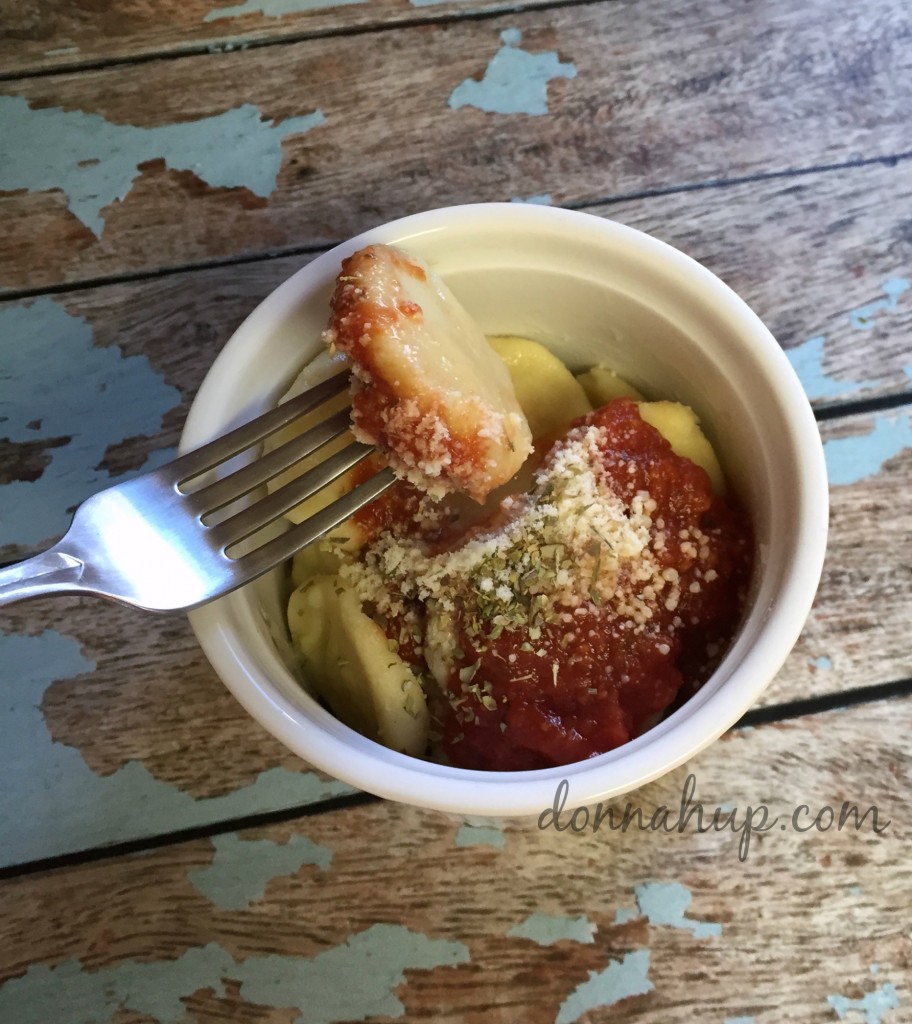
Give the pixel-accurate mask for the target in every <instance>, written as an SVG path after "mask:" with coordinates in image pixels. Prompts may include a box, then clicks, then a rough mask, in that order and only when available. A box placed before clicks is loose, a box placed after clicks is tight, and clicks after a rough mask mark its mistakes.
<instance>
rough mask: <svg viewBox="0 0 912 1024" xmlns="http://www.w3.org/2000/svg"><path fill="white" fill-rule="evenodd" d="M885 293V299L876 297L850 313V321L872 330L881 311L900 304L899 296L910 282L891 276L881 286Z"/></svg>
mask: <svg viewBox="0 0 912 1024" xmlns="http://www.w3.org/2000/svg"><path fill="white" fill-rule="evenodd" d="M881 287H882V289H883V292H884V295H885V298H883V299H875V300H874V301H873V302H869V303H868V304H867V305H865V306H859V307H858V309H853V310H851V311H850V313H849V323H850V324H851V325H852V326H853V327H857V328H858V329H859V330H862V331H870V330H871V329H872V328H873V327H874V325H875V324H876V322H877V315H878V314H879V313H888V312H891V311H892V310H894V309H896V308H897V306H898V305H899V297H900V296H901V295H902V294H903V293H904V292H907V291H908V290H909V282H908V281H907V280H906V278H904V277H891V278H890V279H889V280H888V281H884V283H883V285H882V286H881Z"/></svg>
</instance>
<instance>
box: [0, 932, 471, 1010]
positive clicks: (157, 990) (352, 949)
mask: <svg viewBox="0 0 912 1024" xmlns="http://www.w3.org/2000/svg"><path fill="white" fill-rule="evenodd" d="M468 961H469V951H468V949H467V948H466V947H465V946H464V945H463V944H462V943H459V942H450V941H448V940H445V939H430V938H428V937H427V936H425V935H422V934H420V933H418V932H412V931H409V930H408V929H406V928H403V927H401V926H399V925H389V924H375V925H373V926H372V927H371V928H369V929H367V931H364V932H360V933H358V934H357V935H353V936H351V938H349V939H347V940H346V941H345V942H344V943H343V944H342V945H340V946H335V947H333V948H331V949H328V950H326V951H325V952H323V953H320V954H318V955H317V956H315V957H313V958H312V959H309V958H306V957H290V956H253V957H248V958H247V959H246V960H242V961H240V962H237V961H236V960H235V959H234V958H233V957H232V955H231V954H230V953H229V952H228V951H227V950H225V949H223V948H222V947H221V946H220V945H218V944H217V943H210V944H209V945H207V946H202V947H198V948H194V949H188V950H187V951H186V952H184V953H183V954H182V955H181V956H180V957H178V958H177V959H176V960H163V961H157V962H152V963H146V962H143V963H140V962H138V961H135V960H127V961H122V962H121V963H118V964H115V965H114V966H112V967H104V968H102V969H101V970H98V971H88V970H86V969H85V968H84V967H83V965H82V964H81V963H80V962H79V961H78V960H74V959H70V960H67V961H65V962H64V963H62V964H60V966H58V967H46V966H44V965H43V964H42V965H39V966H35V967H30V968H29V969H28V971H27V972H26V973H25V974H24V975H22V976H21V977H19V978H14V979H12V980H11V981H7V982H6V983H5V984H4V985H2V986H0V1020H8V1021H13V1020H15V1021H16V1024H47V1022H48V1021H52V1020H59V1021H63V1020H65V1021H66V1022H67V1024H112V1022H113V1020H114V1019H115V1016H116V1015H118V1014H119V1013H120V1012H121V1011H131V1010H132V1011H133V1012H135V1013H140V1014H146V1015H148V1016H150V1017H152V1018H154V1019H155V1020H157V1021H159V1024H179V1022H181V1021H183V1020H184V1019H185V1014H186V1010H187V1007H186V1005H185V1003H184V1001H183V1000H184V999H185V998H187V997H188V996H191V995H192V994H193V993H194V992H198V991H199V990H200V989H204V988H211V989H212V990H213V991H214V992H215V994H216V996H217V997H218V996H224V995H225V980H226V979H231V980H233V981H236V982H239V984H240V994H241V998H242V999H244V1000H245V1001H247V1002H249V1003H254V1004H258V1005H261V1006H269V1007H274V1008H276V1009H292V1010H297V1011H298V1012H297V1014H296V1015H295V1017H294V1018H293V1019H294V1021H295V1024H305V1022H306V1024H332V1022H334V1021H342V1020H346V1021H349V1020H350V1021H360V1020H365V1019H366V1018H368V1017H384V1016H386V1017H401V1016H402V1015H403V1013H404V1012H405V1007H404V1006H403V1004H402V1002H401V1001H400V1000H399V998H398V997H397V996H396V995H395V990H396V989H397V988H398V987H399V986H400V985H402V984H403V983H404V982H405V972H406V971H407V970H432V969H434V968H435V967H447V966H452V965H454V964H461V963H468Z"/></svg>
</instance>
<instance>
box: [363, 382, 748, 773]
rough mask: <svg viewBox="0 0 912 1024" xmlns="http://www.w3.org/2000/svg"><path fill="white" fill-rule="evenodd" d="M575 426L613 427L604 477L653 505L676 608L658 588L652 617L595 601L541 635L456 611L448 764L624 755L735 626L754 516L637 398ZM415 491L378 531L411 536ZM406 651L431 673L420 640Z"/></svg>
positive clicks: (685, 693) (541, 762)
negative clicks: (715, 488) (680, 448)
mask: <svg viewBox="0 0 912 1024" xmlns="http://www.w3.org/2000/svg"><path fill="white" fill-rule="evenodd" d="M573 426H595V427H600V428H605V429H604V432H603V433H602V434H600V436H601V437H604V438H605V440H604V442H603V443H600V445H599V450H598V457H599V459H600V461H601V466H600V469H601V470H603V471H604V476H603V479H604V480H605V481H606V482H607V483H608V485H609V487H610V490H611V491H612V492H613V493H614V494H616V495H617V496H618V497H619V498H620V499H621V500H622V502H624V503H625V507H626V508H627V509H628V515H629V507H630V505H629V503H630V501H631V500H632V499H633V496H634V495H635V494H637V492H640V493H642V492H648V495H649V496H650V497H651V499H652V500H653V501H654V502H655V508H654V509H653V511H652V512H651V520H652V526H651V527H650V548H651V549H652V551H653V553H654V556H655V558H656V560H657V562H658V566H659V569H660V570H666V569H667V570H669V571H672V570H673V571H674V572H675V573H677V576H676V577H675V579H676V587H677V591H676V593H677V594H678V596H677V597H676V599H675V600H674V602H673V603H671V606H668V605H667V604H666V601H665V599H664V595H662V594H660V595H659V599H657V600H656V601H654V602H651V603H650V605H649V612H648V617H647V618H646V619H645V621H637V622H634V621H633V620H632V619H631V618H629V617H625V616H624V615H622V614H620V613H619V612H618V611H616V610H615V609H614V607H613V606H612V605H611V604H610V603H608V604H603V603H601V602H600V603H595V602H594V599H593V600H587V601H585V602H584V603H583V604H582V605H580V606H579V607H578V608H576V609H573V608H570V609H560V608H558V609H556V611H557V612H560V613H561V614H560V615H558V616H557V617H558V618H559V619H560V620H561V621H557V622H554V621H551V622H547V623H545V624H543V625H541V626H540V627H539V628H535V629H529V628H525V627H511V628H502V629H491V630H487V631H486V630H481V631H479V629H478V609H477V608H467V607H462V608H460V609H458V610H457V612H456V616H455V617H456V629H457V636H458V649H459V656H458V660H457V662H456V664H455V665H454V666H453V667H452V669H451V671H450V673H449V677H448V679H447V684H446V692H442V691H441V688H440V687H439V686H438V685H437V684H436V683H435V682H433V681H430V682H428V683H427V684H426V690H427V692H428V697H429V707H430V710H431V714H432V718H433V720H434V723H435V728H436V730H437V732H438V733H439V735H440V737H441V739H440V749H441V750H442V754H443V757H444V758H445V759H446V760H447V761H449V762H450V763H452V764H454V765H456V766H458V767H463V768H473V769H483V770H490V771H518V770H527V769H537V768H546V767H551V766H556V765H563V764H569V763H572V762H574V761H580V760H585V759H586V758H589V757H592V756H594V755H596V754H600V753H604V752H606V751H609V750H613V749H614V748H616V747H618V746H620V745H622V744H624V743H626V742H628V741H629V740H631V739H633V738H634V737H636V736H639V735H640V734H641V733H643V732H644V731H646V730H647V729H649V728H650V727H651V726H652V725H654V724H655V723H656V722H657V721H658V720H659V719H660V718H661V717H662V716H663V714H665V713H666V712H667V711H668V710H669V709H670V708H672V707H674V706H675V705H676V704H677V703H681V702H683V700H685V699H686V698H687V697H689V696H691V695H693V693H695V692H696V691H697V690H698V689H699V688H700V686H702V684H703V683H704V682H705V681H706V680H707V678H708V677H709V676H710V675H711V674H712V671H713V670H714V668H715V667H716V665H717V664H718V662H719V661H720V660H721V657H722V655H723V654H724V652H725V649H726V647H727V645H728V644H729V643H730V641H731V639H732V637H733V635H734V633H735V631H736V629H737V626H738V622H739V620H740V617H741V613H742V609H743V605H744V597H745V593H746V589H747V585H748V582H749V578H750V574H751V569H752V560H753V536H752V531H751V527H750V523H749V521H748V519H747V516H746V515H745V513H744V511H743V510H742V509H741V508H740V507H739V506H738V505H737V503H736V502H734V501H732V500H726V499H725V498H722V497H719V496H716V495H714V494H713V492H712V486H711V483H710V480H709V477H708V475H707V474H706V472H705V471H704V470H703V469H701V468H700V467H698V466H696V465H694V464H693V463H692V462H690V461H689V460H687V459H684V458H681V457H679V456H678V455H676V454H675V453H674V452H673V451H672V449H671V446H670V445H669V443H668V442H667V441H666V440H665V439H664V438H663V437H662V435H661V434H660V433H659V432H658V431H657V430H656V429H655V428H654V427H652V426H651V425H649V424H647V423H645V422H644V421H643V420H642V419H641V418H640V415H639V412H638V409H637V406H636V403H635V402H633V401H631V400H629V399H617V400H615V401H614V402H611V403H610V404H609V405H607V406H605V407H603V408H602V409H599V410H596V411H595V412H593V413H590V414H589V415H588V416H586V417H583V418H581V419H580V420H577V421H576V423H575V424H574V425H573ZM560 444H561V442H560V441H559V442H557V446H556V447H555V449H552V456H553V454H554V452H555V451H557V450H558V447H559V446H560ZM549 457H550V456H546V458H545V463H546V465H547V463H548V460H549ZM394 490H395V489H394ZM408 493H409V492H407V491H406V492H400V493H399V494H398V495H396V496H393V493H392V492H390V497H389V498H388V499H387V502H386V504H384V505H381V506H379V507H378V509H377V511H376V512H372V513H368V514H369V515H370V516H371V517H372V519H373V522H372V524H371V525H381V524H382V526H384V527H387V526H389V525H391V524H392V522H393V520H395V519H397V518H398V519H399V527H400V528H401V529H404V530H406V531H407V530H408V529H409V527H408V525H407V522H406V521H407V519H408V518H409V513H410V511H411V509H412V504H411V500H410V498H411V495H410V496H409V498H406V494H408ZM660 532H661V543H653V542H655V541H656V539H657V537H658V535H659V533H660ZM428 540H429V541H430V542H431V544H433V538H432V537H431V538H428ZM394 634H395V635H397V636H400V637H401V636H402V635H403V634H402V626H401V624H400V623H391V624H390V628H389V635H390V636H391V637H392V636H393V635H394ZM400 653H401V654H402V656H403V657H405V658H406V660H408V661H410V662H411V663H413V664H414V665H415V666H416V668H418V669H419V670H420V669H425V672H424V674H425V676H426V677H427V676H428V674H427V672H426V666H425V665H423V659H422V649H421V644H420V643H418V642H417V641H415V642H410V643H406V644H403V649H402V650H401V651H400Z"/></svg>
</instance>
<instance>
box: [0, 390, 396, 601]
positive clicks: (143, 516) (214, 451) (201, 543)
mask: <svg viewBox="0 0 912 1024" xmlns="http://www.w3.org/2000/svg"><path fill="white" fill-rule="evenodd" d="M347 386H348V374H347V373H341V374H339V375H337V376H335V377H331V378H330V379H329V380H326V381H324V382H323V383H321V384H318V385H316V386H315V387H313V388H311V389H309V390H308V391H305V392H304V393H303V394H301V395H299V396H297V397H296V398H293V399H291V400H289V401H288V402H285V403H283V404H282V405H280V406H279V407H278V408H276V409H273V410H271V411H270V412H268V413H266V414H265V415H263V416H260V417H259V418H257V419H254V420H252V421H251V422H250V423H247V424H246V425H244V426H242V427H238V428H237V429H236V430H232V431H231V432H230V433H228V434H226V435H225V436H224V437H220V438H217V439H216V440H215V441H212V442H210V443H209V444H206V445H203V447H201V448H198V449H196V450H195V451H192V452H188V453H187V454H186V455H182V456H180V457H179V458H177V459H175V460H174V461H173V462H170V463H168V464H167V465H165V466H162V467H161V468H160V469H156V470H154V471H153V472H151V473H146V474H144V475H142V476H139V477H135V478H134V479H132V480H128V481H126V482H125V483H122V484H118V485H117V486H115V487H109V488H108V489H107V490H104V491H100V492H99V493H98V494H94V495H92V497H90V498H88V499H86V501H84V502H83V503H82V504H81V505H80V506H79V508H77V510H76V514H75V516H74V517H73V522H72V524H71V525H70V528H69V530H68V531H67V533H66V534H65V535H64V536H63V537H62V538H61V540H60V541H58V542H57V543H56V544H55V545H54V546H53V547H51V548H49V549H48V550H47V551H44V552H42V553H41V554H39V555H35V556H34V557H33V558H29V559H27V560H26V561H24V562H19V563H17V564H15V565H11V566H8V567H7V568H4V569H0V605H5V604H11V603H12V602H14V601H22V600H25V599H26V598H30V597H39V596H41V595H44V594H97V595H99V596H101V597H107V598H111V599H112V600H115V601H121V602H123V603H124V604H129V605H134V606H135V607H137V608H143V609H145V610H147V611H176V610H178V609H189V608H195V607H197V606H198V605H201V604H205V603H206V602H207V601H211V600H213V599H214V598H216V597H220V596H222V595H223V594H227V593H228V592H229V591H232V590H234V589H235V588H237V587H240V586H243V585H244V584H245V583H249V582H250V581H251V580H254V579H256V577H258V576H261V575H262V574H263V573H265V572H267V571H268V570H269V569H271V568H273V567H274V566H276V565H278V564H280V563H281V562H283V561H285V560H286V559H287V558H290V557H291V556H292V555H293V554H294V553H295V552H296V551H298V550H300V549H301V548H303V547H305V546H306V545H307V544H310V543H311V542H312V541H314V540H316V539H318V538H319V537H322V536H323V535H324V534H325V533H327V532H328V531H329V530H331V529H333V527H335V526H338V525H339V523H341V522H343V521H344V520H346V519H347V518H348V517H349V516H351V515H353V514H354V513H355V512H356V511H357V510H358V509H359V508H361V507H362V506H364V505H366V504H367V503H368V502H369V501H372V500H373V499H374V498H376V497H377V496H378V495H379V494H380V493H381V492H382V491H384V490H386V488H387V487H389V485H390V484H391V483H392V482H393V479H394V477H393V474H392V471H391V470H389V469H384V470H382V471H381V472H379V473H378V474H376V475H375V476H373V477H371V478H370V479H369V480H367V481H365V482H364V483H361V484H359V485H358V486H356V487H355V488H354V489H353V490H351V491H350V492H349V493H348V494H346V495H345V496H344V497H342V498H340V499H338V500H337V501H334V502H332V503H331V504H330V505H328V506H327V507H326V508H324V509H323V510H321V511H320V512H318V513H316V514H315V515H314V516H312V517H311V518H309V519H307V520H305V521H304V522H302V523H300V524H298V525H296V526H292V527H291V528H290V529H288V530H286V531H285V532H284V533H281V534H280V535H279V536H272V537H271V538H270V539H266V540H263V541H262V542H259V539H258V538H255V537H254V535H255V534H257V533H258V531H260V530H262V529H263V528H264V527H266V526H268V524H270V523H272V522H274V521H275V520H277V519H279V518H280V517H281V516H283V515H284V514H285V513H286V512H288V511H289V510H290V509H293V508H294V507H295V506H296V505H298V504H300V503H301V502H302V501H304V500H306V499H307V498H309V497H311V496H312V495H314V494H316V493H317V492H318V491H319V490H320V489H321V488H323V487H325V486H326V485H327V484H329V483H331V482H332V481H333V480H335V479H336V478H337V477H339V476H341V474H343V473H345V472H346V471H347V470H349V469H351V468H352V467H353V466H355V465H356V464H357V463H358V462H360V461H361V460H362V459H364V458H365V457H366V456H367V455H368V454H369V453H370V452H372V451H373V450H374V449H373V448H371V447H370V446H369V445H365V444H360V443H358V442H352V443H351V444H349V445H347V446H346V447H345V448H343V449H342V450H341V451H339V452H337V453H336V454H334V455H331V456H329V457H328V458H327V459H326V460H324V461H323V462H321V463H320V464H319V465H318V466H316V467H315V468H314V469H311V470H309V471H308V472H306V473H304V474H303V475H302V476H299V477H298V478H296V479H294V480H291V481H289V482H288V483H286V484H284V485H283V486H282V487H280V488H279V489H278V490H275V491H273V492H272V493H271V494H269V495H267V496H266V497H263V498H259V499H257V500H255V501H252V502H251V503H249V504H248V505H247V506H246V507H245V508H242V509H241V510H239V511H231V510H230V509H229V513H228V514H227V516H226V517H225V518H223V519H222V520H221V521H219V522H214V523H208V522H207V520H208V519H210V518H211V517H212V516H213V514H214V513H217V512H218V511H219V510H220V509H226V508H227V507H228V506H230V505H231V504H232V503H234V502H236V501H237V500H238V499H240V498H242V497H244V496H246V495H248V494H250V493H251V492H252V491H254V490H256V489H257V488H258V487H261V486H262V485H263V484H265V483H267V482H268V481H269V480H271V479H272V478H273V477H275V476H277V475H278V474H279V473H280V472H282V471H283V470H286V469H288V468H290V467H291V466H293V465H294V464H295V463H296V462H297V461H298V460H300V459H302V458H304V457H305V456H307V455H309V454H311V453H313V452H315V451H317V450H319V449H320V448H322V447H323V446H324V445H326V444H328V443H329V442H330V441H332V440H333V439H334V438H337V437H340V436H341V435H342V434H344V433H345V431H346V430H347V429H348V426H349V422H350V410H349V409H343V410H342V411H341V412H337V413H335V414H334V415H332V416H329V417H328V418H327V419H325V420H322V421H321V422H319V423H318V424H317V425H316V426H314V427H313V428H311V429H309V430H307V431H306V432H305V433H303V434H301V435H299V436H298V437H295V438H293V439H292V440H290V441H287V442H285V443H284V444H282V445H280V446H279V447H277V448H275V449H273V450H272V451H270V452H268V453H267V454H265V455H261V456H259V457H258V458H254V459H253V461H250V462H248V463H247V464H246V465H244V466H243V468H240V469H235V470H234V471H233V472H229V473H228V474H227V475H223V476H221V477H220V478H218V479H215V480H214V481H212V480H207V479H205V477H206V476H207V475H209V474H210V473H211V471H213V470H215V469H217V468H218V467H219V466H221V465H222V464H223V463H225V462H227V461H228V460H229V459H232V458H234V457H235V456H237V455H240V454H241V453H243V452H245V451H247V450H248V449H251V448H253V447H254V446H257V445H259V444H261V443H262V442H263V441H264V440H265V439H266V438H267V437H269V436H270V435H272V434H274V433H275V432H276V431H278V430H281V429H282V427H285V426H288V425H289V424H291V423H293V422H294V421H295V420H296V419H298V417H300V416H303V415H305V414H306V413H309V412H313V411H314V410H316V409H318V408H319V407H320V406H321V405H322V404H323V403H325V402H326V401H328V400H329V399H331V398H333V397H334V396H336V395H339V394H341V393H342V392H343V391H344V390H345V388H346V387H347ZM199 477H204V479H203V480H202V481H201V482H200V483H199V486H196V487H195V488H193V486H192V485H193V482H194V481H195V480H196V478H199ZM251 537H253V538H254V541H253V542H251V544H250V545H247V546H248V547H249V548H250V550H244V551H241V552H236V550H234V549H237V547H238V545H240V544H241V543H242V542H243V541H245V540H247V539H248V538H251ZM229 551H233V553H232V554H229Z"/></svg>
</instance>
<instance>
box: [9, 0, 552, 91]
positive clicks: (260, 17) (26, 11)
mask: <svg viewBox="0 0 912 1024" xmlns="http://www.w3.org/2000/svg"><path fill="white" fill-rule="evenodd" d="M548 2H549V0H526V2H525V3H524V4H523V6H524V7H538V6H541V5H544V4H546V3H548ZM514 7H515V4H508V3H505V2H504V0H470V2H466V0H371V2H368V0H317V2H314V0H239V2H238V3H232V2H230V0H223V2H222V0H187V2H186V3H176V2H174V0H159V2H158V3H156V4H154V5H149V4H142V3H138V2H134V3H125V4H118V5H117V9H116V11H115V10H111V9H110V8H108V7H98V6H96V7H94V8H86V6H85V5H84V4H79V3H76V2H73V0H69V2H63V3H54V2H52V0H38V2H37V3H31V4H29V5H28V6H27V7H26V6H24V5H17V6H16V8H15V9H14V10H11V11H10V12H9V14H8V16H5V17H4V23H3V25H2V26H0V69H2V71H3V73H4V74H6V75H10V76H11V75H16V74H29V73H31V74H34V73H35V72H45V73H47V72H49V71H52V70H58V69H61V68H67V67H70V66H73V65H84V64H95V63H99V62H104V61H117V60H126V59H130V58H133V59H135V58H137V57H143V56H148V55H150V54H155V55H159V54H180V53H185V52H188V51H192V50H199V49H201V48H208V49H210V50H213V51H214V50H219V49H228V50H230V49H236V48H239V47H244V46H250V45H251V44H259V45H262V44H264V43H269V42H275V41H281V40H283V39H288V38H289V37H291V38H296V37H299V36H303V35H329V34H332V33H334V32H338V31H340V30H343V31H351V30H352V29H357V30H360V31H365V30H370V29H376V28H378V27H381V26H384V25H385V26H391V25H392V26H395V25H398V24H401V23H403V22H408V21H416V20H419V19H420V20H423V21H445V20H449V19H451V18H454V17H460V16H463V15H466V14H475V15H477V14H479V13H482V12H495V11H503V10H510V9H513V8H514Z"/></svg>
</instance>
